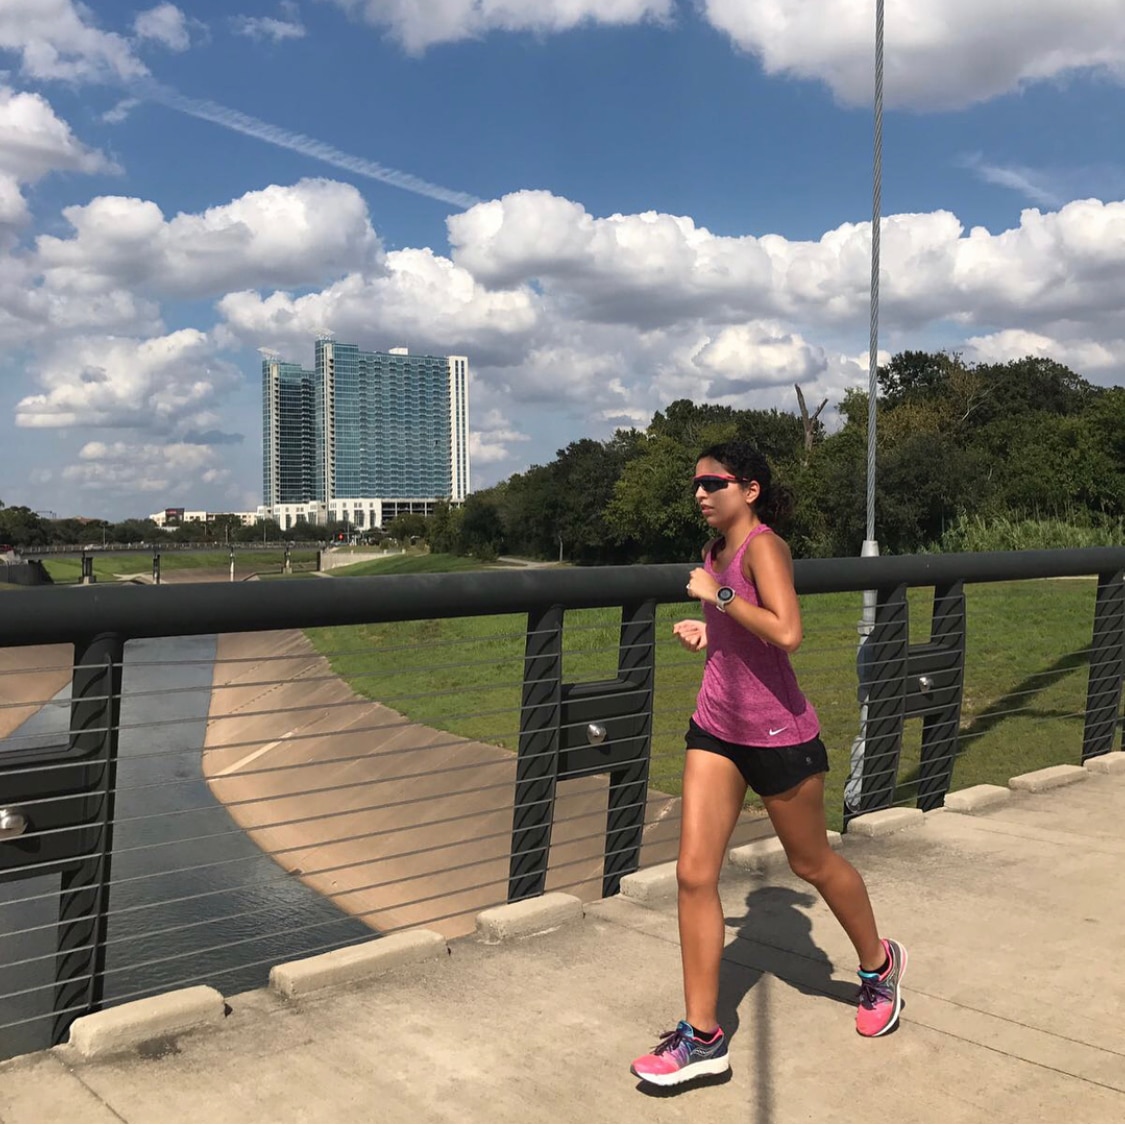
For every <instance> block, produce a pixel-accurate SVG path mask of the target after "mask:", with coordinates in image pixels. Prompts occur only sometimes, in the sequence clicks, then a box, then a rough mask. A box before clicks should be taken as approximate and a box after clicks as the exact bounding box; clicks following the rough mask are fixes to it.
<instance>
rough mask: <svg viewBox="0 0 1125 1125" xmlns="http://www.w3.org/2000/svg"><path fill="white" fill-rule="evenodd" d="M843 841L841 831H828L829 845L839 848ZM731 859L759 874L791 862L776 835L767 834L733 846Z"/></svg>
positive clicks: (732, 861) (736, 863)
mask: <svg viewBox="0 0 1125 1125" xmlns="http://www.w3.org/2000/svg"><path fill="white" fill-rule="evenodd" d="M843 842H844V838H843V837H842V836H841V835H840V833H839V832H829V833H828V845H829V847H832V848H839V847H841V846H842V844H843ZM729 859H730V862H731V864H732V865H733V866H735V867H738V868H740V869H741V870H743V871H755V872H758V873H759V874H764V873H765V872H767V871H776V870H779V869H780V868H784V867H786V866H787V865H788V863H789V860H788V858H787V857H786V855H785V849H784V848H783V847H782V846H781V841H780V840H779V839H778V838H777V837H776V836H767V837H765V838H764V839H761V840H754V841H753V842H752V843H749V844H743V845H742V847H740V848H731V850H730V856H729Z"/></svg>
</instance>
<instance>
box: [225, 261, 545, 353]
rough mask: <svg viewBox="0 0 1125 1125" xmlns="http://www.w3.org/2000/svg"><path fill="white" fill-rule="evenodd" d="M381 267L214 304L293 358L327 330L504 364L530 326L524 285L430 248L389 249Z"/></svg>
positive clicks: (232, 322) (251, 336) (251, 340)
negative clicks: (479, 274) (315, 285)
mask: <svg viewBox="0 0 1125 1125" xmlns="http://www.w3.org/2000/svg"><path fill="white" fill-rule="evenodd" d="M384 265H385V272H384V273H382V274H381V275H379V276H375V277H372V276H367V275H363V274H360V273H352V274H349V275H348V276H346V277H344V278H342V279H341V280H339V281H337V282H335V283H333V284H332V285H330V286H328V287H327V288H326V289H324V290H322V291H321V292H319V293H309V294H307V295H305V296H302V297H294V296H293V295H292V294H290V293H284V292H276V293H272V294H270V295H269V296H262V294H260V293H258V292H253V291H244V292H241V293H231V294H229V295H228V296H226V297H224V298H223V299H222V300H221V301H220V302H219V310H220V312H221V313H222V314H223V316H224V318H225V320H226V327H227V329H228V331H229V332H230V333H231V334H232V335H233V336H234V337H235V338H236V339H238V340H239V341H241V342H242V343H244V344H248V345H251V346H254V347H257V346H259V345H263V344H264V345H268V346H270V347H274V348H278V349H283V350H287V352H288V353H289V354H292V355H294V356H299V355H301V354H303V353H304V351H306V350H308V348H309V347H310V340H311V339H312V337H314V336H315V335H317V334H318V333H320V332H324V331H329V332H332V333H335V334H336V335H337V336H338V337H339V338H340V339H341V340H357V339H358V340H362V341H364V342H366V343H367V345H368V346H372V347H379V348H384V347H393V346H395V345H397V344H403V345H406V346H408V347H410V348H411V350H412V351H416V352H429V353H431V354H432V353H436V354H439V355H449V354H453V355H461V354H468V355H470V356H472V357H473V358H474V359H475V360H483V361H484V362H490V361H501V362H502V360H503V357H504V356H506V355H508V354H511V352H512V350H513V349H512V346H511V343H510V341H512V340H513V339H523V338H525V337H526V336H527V335H528V334H530V333H532V332H534V330H535V328H536V325H537V322H538V318H539V315H540V314H539V308H538V300H537V298H536V296H535V294H534V292H532V291H531V289H530V288H527V287H523V288H518V289H510V290H492V289H488V288H486V287H485V286H483V285H480V284H479V283H478V282H477V281H476V280H475V279H474V278H473V276H472V275H471V274H470V273H469V272H468V271H466V270H464V269H461V268H459V267H458V266H456V265H455V264H454V263H453V262H451V261H450V260H449V259H448V258H443V257H441V256H440V255H437V254H434V253H433V251H431V250H428V249H425V250H417V249H410V250H395V251H391V252H389V253H388V254H387V256H386V259H385V262H384ZM518 350H519V349H518V348H517V349H516V351H517V353H518Z"/></svg>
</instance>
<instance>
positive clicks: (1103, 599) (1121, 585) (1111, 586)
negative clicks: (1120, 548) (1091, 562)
mask: <svg viewBox="0 0 1125 1125" xmlns="http://www.w3.org/2000/svg"><path fill="white" fill-rule="evenodd" d="M1123 683H1125V569H1122V570H1116V571H1110V572H1108V573H1105V574H1099V575H1098V593H1097V601H1096V603H1095V606H1094V635H1093V640H1092V642H1091V644H1090V679H1089V685H1088V687H1087V689H1086V726H1085V729H1084V730H1083V733H1082V761H1084V762H1085V761H1088V760H1089V759H1090V758H1096V757H1097V756H1098V755H1099V754H1108V753H1109V752H1110V751H1111V750H1112V749H1113V743H1114V736H1115V735H1116V733H1117V731H1118V729H1119V728H1120V725H1121V718H1120V713H1121V690H1122V684H1123ZM1118 745H1121V743H1120V742H1118Z"/></svg>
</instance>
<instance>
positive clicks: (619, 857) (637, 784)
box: [602, 601, 656, 898]
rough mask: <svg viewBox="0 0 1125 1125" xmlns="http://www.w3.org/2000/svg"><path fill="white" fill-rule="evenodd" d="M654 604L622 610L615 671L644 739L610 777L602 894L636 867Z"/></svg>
mask: <svg viewBox="0 0 1125 1125" xmlns="http://www.w3.org/2000/svg"><path fill="white" fill-rule="evenodd" d="M655 665H656V602H655V601H645V602H640V603H639V604H636V605H627V606H625V607H623V609H622V611H621V644H620V648H619V656H618V661H617V675H618V678H619V679H620V680H622V681H627V682H628V683H629V684H630V694H631V695H635V693H636V692H641V693H643V694H642V702H641V704H640V708H639V710H640V712H641V715H640V726H639V728H638V729H637V730H636V731H635V733H633V735H632V737H634V738H636V739H640V740H643V743H644V745H645V753H644V754H642V755H641V756H640V757H638V758H636V759H634V760H633V761H631V762H628V763H627V764H625V765H624V766H621V767H619V768H617V769H615V770H612V771H611V772H610V775H609V811H608V813H607V815H606V834H605V867H604V868H603V873H602V897H603V898H609V896H610V895H615V894H617V892H618V891H619V890H620V889H621V879H622V877H623V876H625V875H630V874H632V872H634V871H636V870H637V869H638V868H639V867H640V865H641V844H642V843H643V841H644V831H645V811H646V809H647V807H648V775H649V767H650V765H651V763H652V705H653V688H654V685H655V683H656V667H655Z"/></svg>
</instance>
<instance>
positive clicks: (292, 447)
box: [262, 359, 320, 507]
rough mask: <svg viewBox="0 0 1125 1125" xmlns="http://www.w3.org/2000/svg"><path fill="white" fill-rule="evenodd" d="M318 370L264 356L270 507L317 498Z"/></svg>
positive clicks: (265, 488)
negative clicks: (310, 369) (309, 369)
mask: <svg viewBox="0 0 1125 1125" xmlns="http://www.w3.org/2000/svg"><path fill="white" fill-rule="evenodd" d="M317 416H318V408H317V387H316V372H315V371H308V370H306V369H305V368H303V367H301V366H300V365H298V364H296V363H283V362H282V361H280V360H277V359H264V360H263V361H262V492H263V497H264V500H265V503H266V505H267V507H273V506H275V505H278V504H300V503H303V502H305V501H307V500H311V499H313V498H314V497H315V495H316V493H317V491H318V481H317V473H318V470H319V467H320V463H319V460H318V458H317V451H316V419H317Z"/></svg>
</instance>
